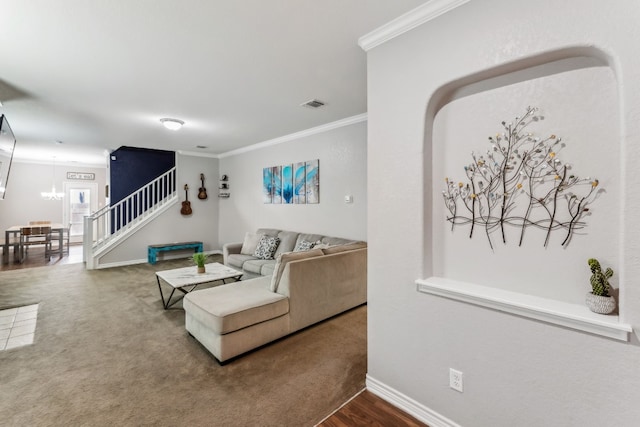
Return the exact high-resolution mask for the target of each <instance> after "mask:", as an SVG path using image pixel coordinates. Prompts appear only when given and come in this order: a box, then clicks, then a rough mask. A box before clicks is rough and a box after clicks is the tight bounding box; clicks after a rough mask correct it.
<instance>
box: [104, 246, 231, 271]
mask: <svg viewBox="0 0 640 427" xmlns="http://www.w3.org/2000/svg"><path fill="white" fill-rule="evenodd" d="M204 253H205V254H207V255H222V251H221V250H215V251H205V252H204ZM180 258H185V254H184V253H183V254H182V255H180V254H174V255H170V254H168V253H167V254H163V255H162V260H160V261H167V260H170V259H180ZM147 262H148V259H147V258H142V259H130V260H127V261H117V262H109V263H106V264H100V262H99V261H98V265H97V266H96V269H101V268H112V267H124V266H126V265H134V264H146V263H147Z"/></svg>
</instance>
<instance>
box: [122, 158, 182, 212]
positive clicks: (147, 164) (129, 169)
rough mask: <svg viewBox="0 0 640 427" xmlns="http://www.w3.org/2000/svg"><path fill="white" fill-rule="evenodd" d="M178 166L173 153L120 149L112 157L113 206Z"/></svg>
mask: <svg viewBox="0 0 640 427" xmlns="http://www.w3.org/2000/svg"><path fill="white" fill-rule="evenodd" d="M175 165H176V155H175V152H173V151H164V150H150V149H146V148H136V147H120V148H118V149H117V150H115V151H113V152H112V153H111V157H110V172H111V182H110V193H111V205H114V204H116V203H118V202H119V201H120V200H122V199H124V198H125V197H127V196H128V195H129V194H131V193H133V192H134V191H136V190H137V189H138V188H140V187H142V186H143V185H145V184H147V183H148V182H149V181H152V180H154V179H155V178H157V177H159V176H160V175H162V174H163V173H165V172H167V171H168V170H169V169H171V168H173V167H174V166H175Z"/></svg>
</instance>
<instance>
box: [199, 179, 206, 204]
mask: <svg viewBox="0 0 640 427" xmlns="http://www.w3.org/2000/svg"><path fill="white" fill-rule="evenodd" d="M200 182H202V186H201V187H200V189H199V190H198V199H200V200H207V189H206V188H204V174H203V173H201V174H200Z"/></svg>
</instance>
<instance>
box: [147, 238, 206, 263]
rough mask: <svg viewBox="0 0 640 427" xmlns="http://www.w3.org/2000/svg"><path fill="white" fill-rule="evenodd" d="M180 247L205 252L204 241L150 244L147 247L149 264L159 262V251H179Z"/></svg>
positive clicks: (195, 251)
mask: <svg viewBox="0 0 640 427" xmlns="http://www.w3.org/2000/svg"><path fill="white" fill-rule="evenodd" d="M180 249H193V252H194V253H198V252H204V249H203V245H202V242H175V243H164V244H161V245H149V247H148V248H147V258H148V260H149V264H155V263H156V262H157V256H158V253H159V252H163V251H177V250H180Z"/></svg>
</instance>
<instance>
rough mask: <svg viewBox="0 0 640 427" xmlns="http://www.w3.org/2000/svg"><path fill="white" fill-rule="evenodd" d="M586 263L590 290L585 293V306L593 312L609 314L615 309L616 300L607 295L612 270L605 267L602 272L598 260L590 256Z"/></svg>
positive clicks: (609, 288)
mask: <svg viewBox="0 0 640 427" xmlns="http://www.w3.org/2000/svg"><path fill="white" fill-rule="evenodd" d="M587 263H588V264H589V268H590V269H591V279H590V281H591V289H592V291H591V292H588V293H587V299H586V304H587V307H589V309H590V310H591V311H593V312H594V313H599V314H609V313H611V312H612V311H613V310H615V309H616V300H615V299H614V298H613V296H611V295H609V290H611V285H610V284H609V279H610V278H611V276H613V270H612V269H611V268H607V269H606V270H605V271H604V272H603V271H602V267H601V266H600V262H599V261H598V260H597V259H595V258H590V259H589V260H588V261H587Z"/></svg>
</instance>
